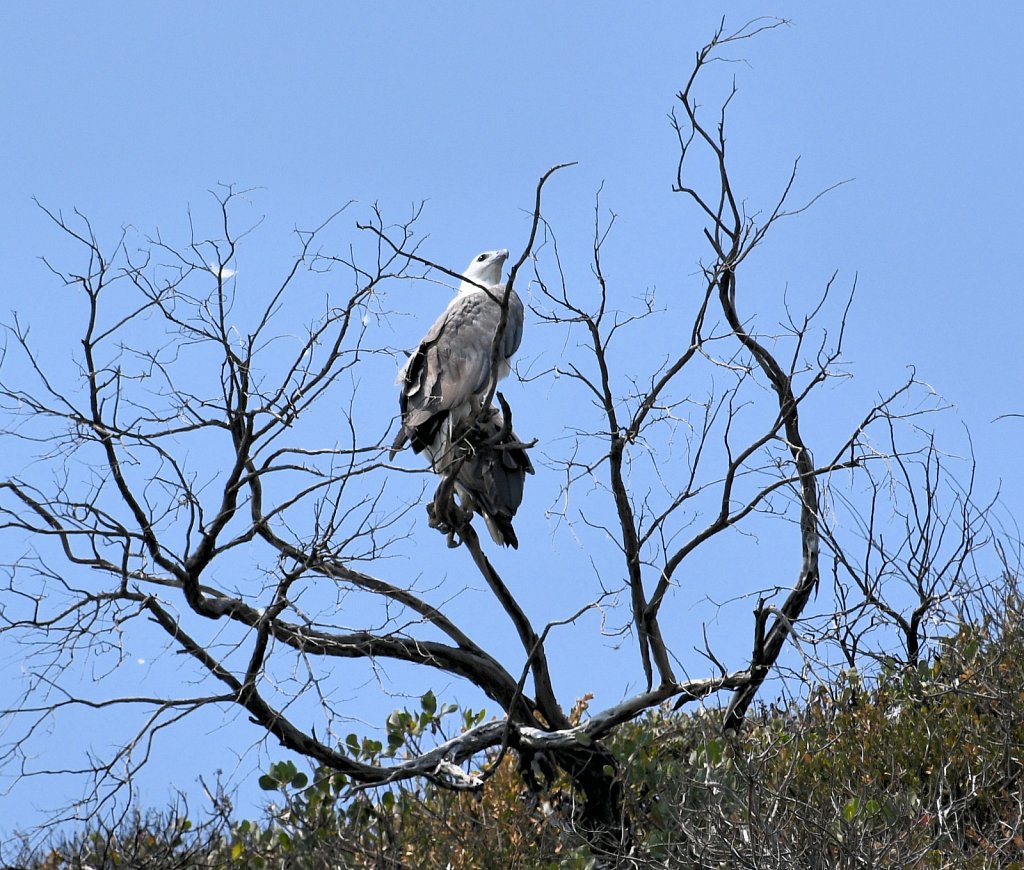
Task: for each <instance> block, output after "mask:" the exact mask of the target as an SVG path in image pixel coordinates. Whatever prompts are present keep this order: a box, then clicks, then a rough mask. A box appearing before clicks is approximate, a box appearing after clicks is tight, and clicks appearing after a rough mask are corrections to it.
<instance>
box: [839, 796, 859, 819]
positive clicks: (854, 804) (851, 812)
mask: <svg viewBox="0 0 1024 870" xmlns="http://www.w3.org/2000/svg"><path fill="white" fill-rule="evenodd" d="M859 812H860V801H859V800H858V799H857V798H850V799H849V800H848V801H847V802H846V805H845V806H844V807H843V818H844V819H846V821H847V822H852V821H853V820H854V819H855V818H857V814H858V813H859Z"/></svg>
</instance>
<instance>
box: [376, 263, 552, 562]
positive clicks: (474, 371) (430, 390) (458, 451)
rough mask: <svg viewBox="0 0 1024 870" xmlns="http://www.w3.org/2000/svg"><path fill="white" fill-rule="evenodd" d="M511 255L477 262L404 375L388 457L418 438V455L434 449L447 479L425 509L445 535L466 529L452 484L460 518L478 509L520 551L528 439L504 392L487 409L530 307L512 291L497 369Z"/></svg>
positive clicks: (495, 534)
mask: <svg viewBox="0 0 1024 870" xmlns="http://www.w3.org/2000/svg"><path fill="white" fill-rule="evenodd" d="M507 258H508V251H507V250H505V249H502V250H498V251H484V252H483V253H481V254H478V255H477V256H476V257H474V258H473V260H472V262H471V263H470V264H469V266H468V267H467V268H466V271H465V272H464V273H463V275H462V281H461V283H460V285H459V291H458V293H457V294H456V296H455V298H454V299H452V301H451V302H450V303H449V304H448V307H447V308H446V309H445V310H444V312H443V313H442V314H441V316H440V317H438V318H437V320H436V321H435V322H434V324H433V326H431V327H430V329H429V330H428V331H427V334H426V335H425V336H424V337H423V339H422V341H420V343H419V345H418V346H417V348H416V350H414V351H413V352H412V354H411V355H410V356H409V359H408V361H407V362H406V364H405V365H404V366H403V367H402V370H401V371H400V372H399V374H398V378H397V381H396V383H398V384H400V393H399V408H400V411H401V426H400V429H399V432H398V435H397V436H396V438H395V441H394V443H393V444H392V446H391V452H390V456H391V458H392V459H394V458H395V456H396V455H397V453H398V451H399V450H401V449H402V448H403V447H404V446H405V445H406V444H407V443H408V444H411V446H412V450H413V452H414V453H421V452H425V453H426V454H427V456H428V457H429V459H430V465H431V468H432V469H433V471H434V472H435V473H437V474H438V475H440V476H441V484H440V485H439V487H438V494H437V496H436V497H435V499H434V501H433V502H432V503H431V505H430V506H428V514H429V515H430V518H431V525H433V526H435V527H437V528H439V529H442V530H444V531H448V532H451V531H452V530H453V529H454V528H455V527H456V526H457V525H459V522H458V518H457V517H454V516H453V513H452V508H454V503H453V502H452V500H451V491H452V489H454V491H455V492H456V493H457V494H458V496H459V502H460V505H461V508H462V512H463V514H465V515H467V516H471V513H470V512H476V513H478V514H480V515H481V516H482V517H483V518H484V521H485V523H486V524H487V529H488V531H489V532H490V535H491V537H492V539H493V540H494V541H495V543H498V544H500V545H503V546H510V547H512V548H513V549H515V548H518V546H519V541H518V539H517V538H516V534H515V530H514V529H513V527H512V518H513V517H514V516H515V514H516V511H517V510H518V508H519V505H520V504H521V503H522V500H523V486H524V481H525V478H526V475H527V474H533V473H534V468H533V464H532V463H531V462H530V458H529V456H528V455H527V453H526V450H527V448H528V447H529V446H531V445H528V444H523V443H522V442H521V441H520V440H519V438H518V436H517V435H516V434H515V433H514V432H513V431H512V425H511V423H512V420H511V411H510V410H509V409H508V405H507V404H506V403H505V400H504V398H503V397H502V396H501V395H500V394H499V400H500V402H501V404H502V408H503V410H499V409H498V408H496V407H495V406H494V405H489V406H487V407H486V408H485V407H484V402H485V401H486V399H487V397H488V396H489V394H490V393H491V391H492V387H494V386H496V384H497V382H498V381H499V380H500V379H501V378H503V377H505V376H506V375H507V374H508V373H509V371H510V368H511V365H510V360H511V358H512V356H513V354H515V352H516V351H517V350H518V349H519V345H520V343H521V341H522V336H523V303H522V301H521V300H520V299H519V296H518V295H517V294H516V293H515V291H512V292H510V293H509V294H508V301H507V305H508V316H507V319H506V323H505V329H504V332H503V334H502V336H501V339H500V341H499V345H498V354H497V364H496V365H492V360H493V351H494V347H493V346H494V339H495V335H496V333H497V330H498V326H499V324H500V319H501V314H502V303H503V300H504V298H505V285H504V284H501V283H500V281H501V270H502V266H503V265H504V263H505V260H506V259H507ZM450 540H451V538H450Z"/></svg>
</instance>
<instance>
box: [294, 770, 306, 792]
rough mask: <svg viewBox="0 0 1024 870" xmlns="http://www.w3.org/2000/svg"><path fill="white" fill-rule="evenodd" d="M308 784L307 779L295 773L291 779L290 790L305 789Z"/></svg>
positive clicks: (304, 775)
mask: <svg viewBox="0 0 1024 870" xmlns="http://www.w3.org/2000/svg"><path fill="white" fill-rule="evenodd" d="M308 782H309V777H308V776H306V774H304V773H301V772H300V773H296V774H295V776H293V777H292V779H291V786H292V788H305V787H306V785H307V783H308Z"/></svg>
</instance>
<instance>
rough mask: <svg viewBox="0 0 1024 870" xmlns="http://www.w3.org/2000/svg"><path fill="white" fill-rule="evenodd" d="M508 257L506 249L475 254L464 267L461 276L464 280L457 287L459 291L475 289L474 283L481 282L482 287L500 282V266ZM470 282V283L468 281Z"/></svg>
mask: <svg viewBox="0 0 1024 870" xmlns="http://www.w3.org/2000/svg"><path fill="white" fill-rule="evenodd" d="M507 259H508V249H506V248H502V249H501V250H500V251H484V252H483V253H482V254H477V255H476V256H475V257H474V258H473V261H472V262H471V263H470V264H469V266H467V267H466V271H465V272H463V273H462V277H463V278H465V279H466V280H465V281H463V282H462V286H461V287H460V288H459V291H460V292H466V291H469V290H476V289H477V288H476V287H475V286H474V285H475V284H482V285H483V286H484V287H493V286H494V285H495V284H500V283H501V267H502V266H503V265H505V261H506V260H507ZM470 282H472V283H470Z"/></svg>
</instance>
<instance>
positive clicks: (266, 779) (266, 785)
mask: <svg viewBox="0 0 1024 870" xmlns="http://www.w3.org/2000/svg"><path fill="white" fill-rule="evenodd" d="M259 783H260V788H261V789H263V790H264V791H275V790H276V789H277V787H278V785H279V784H280V783H278V781H277V779H276V778H275V777H273V776H269V775H267V774H263V776H261V777H260V779H259Z"/></svg>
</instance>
